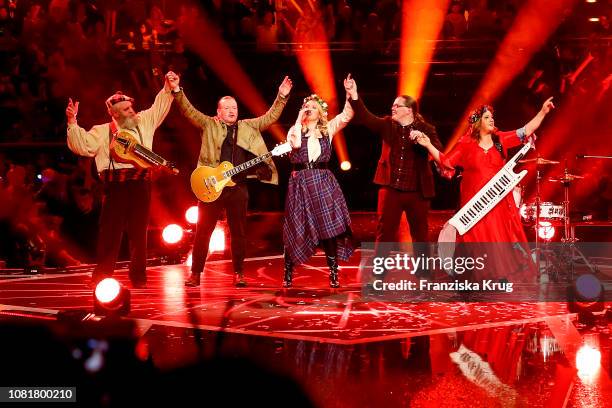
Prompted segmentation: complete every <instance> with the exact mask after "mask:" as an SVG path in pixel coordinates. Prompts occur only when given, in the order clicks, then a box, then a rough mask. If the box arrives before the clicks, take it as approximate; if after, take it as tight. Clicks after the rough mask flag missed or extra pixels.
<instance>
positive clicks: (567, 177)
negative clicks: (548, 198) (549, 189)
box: [548, 173, 584, 183]
mask: <svg viewBox="0 0 612 408" xmlns="http://www.w3.org/2000/svg"><path fill="white" fill-rule="evenodd" d="M583 178H584V176H579V175H577V174H569V173H568V174H563V175H562V176H558V177H550V178H549V179H548V181H553V182H556V183H569V182H570V181H574V180H580V179H583Z"/></svg>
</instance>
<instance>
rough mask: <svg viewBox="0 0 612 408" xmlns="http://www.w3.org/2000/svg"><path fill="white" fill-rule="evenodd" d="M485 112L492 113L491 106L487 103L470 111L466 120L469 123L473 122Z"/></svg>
mask: <svg viewBox="0 0 612 408" xmlns="http://www.w3.org/2000/svg"><path fill="white" fill-rule="evenodd" d="M485 112H491V113H492V112H493V108H492V107H490V106H489V105H482V106H481V107H479V108H477V109H476V110H473V111H472V113H470V117H469V118H468V122H469V123H470V125H471V124H473V123H476V122H477V121H478V120H479V119H480V118H482V115H484V114H485Z"/></svg>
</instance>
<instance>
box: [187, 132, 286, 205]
mask: <svg viewBox="0 0 612 408" xmlns="http://www.w3.org/2000/svg"><path fill="white" fill-rule="evenodd" d="M290 151H291V145H290V144H289V142H285V143H283V144H281V145H278V146H276V147H275V148H274V149H272V151H271V152H268V153H266V154H263V155H261V156H258V157H255V158H254V159H251V160H249V161H247V162H244V163H242V164H241V165H239V166H236V167H234V165H233V164H232V163H230V162H228V161H224V162H222V163H221V164H219V165H218V166H217V167H209V166H199V167H198V168H197V169H195V170H194V171H193V173H191V190H192V191H193V194H195V196H196V197H197V198H198V200H200V201H203V202H205V203H210V202H212V201H215V200H216V199H217V198H219V196H220V195H221V192H222V191H223V188H225V187H227V186H229V187H231V186H235V185H236V183H234V182H233V181H232V176H235V175H236V174H238V173H240V172H243V171H245V170H247V169H250V168H251V167H253V166H256V165H258V164H259V163H261V162H263V161H264V160H267V159H269V158H270V157H272V156H282V155H283V154H286V153H289V152H290Z"/></svg>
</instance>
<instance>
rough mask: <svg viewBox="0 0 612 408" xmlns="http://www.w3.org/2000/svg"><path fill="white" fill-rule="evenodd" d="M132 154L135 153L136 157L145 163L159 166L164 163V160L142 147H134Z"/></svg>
mask: <svg viewBox="0 0 612 408" xmlns="http://www.w3.org/2000/svg"><path fill="white" fill-rule="evenodd" d="M134 153H136V154H137V155H138V156H140V157H142V158H143V159H145V160H146V161H149V162H151V163H154V164H157V165H159V166H162V165H164V164H165V163H166V160H165V159H164V158H163V157H161V156H160V155H158V154H157V153H155V152H153V151H151V150H149V149H147V148H146V147H144V146H142V145H138V144H137V145H135V146H134Z"/></svg>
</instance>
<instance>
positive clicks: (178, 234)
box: [162, 224, 184, 245]
mask: <svg viewBox="0 0 612 408" xmlns="http://www.w3.org/2000/svg"><path fill="white" fill-rule="evenodd" d="M183 233H184V231H183V228H182V227H181V226H180V225H178V224H170V225H167V226H166V227H165V228H164V230H163V231H162V238H163V239H164V242H165V243H167V244H170V245H173V244H176V243H178V242H180V240H181V239H183Z"/></svg>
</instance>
